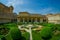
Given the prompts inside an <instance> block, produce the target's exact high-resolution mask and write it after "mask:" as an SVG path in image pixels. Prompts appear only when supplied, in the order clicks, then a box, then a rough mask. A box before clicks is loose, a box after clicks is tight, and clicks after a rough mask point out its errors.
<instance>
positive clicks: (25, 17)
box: [17, 12, 47, 23]
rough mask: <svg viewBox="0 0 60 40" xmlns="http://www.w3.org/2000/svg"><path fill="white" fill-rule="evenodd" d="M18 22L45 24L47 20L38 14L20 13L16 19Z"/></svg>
mask: <svg viewBox="0 0 60 40" xmlns="http://www.w3.org/2000/svg"><path fill="white" fill-rule="evenodd" d="M17 21H18V22H23V23H25V22H36V23H37V22H40V23H42V22H47V18H46V16H44V15H40V14H30V13H28V12H20V13H19V15H18V17H17Z"/></svg>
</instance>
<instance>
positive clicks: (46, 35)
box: [40, 27, 53, 40]
mask: <svg viewBox="0 0 60 40" xmlns="http://www.w3.org/2000/svg"><path fill="white" fill-rule="evenodd" d="M52 34H53V33H52V29H51V27H45V28H43V29H42V30H41V32H40V35H41V37H42V39H44V40H48V39H50V38H51V37H52Z"/></svg>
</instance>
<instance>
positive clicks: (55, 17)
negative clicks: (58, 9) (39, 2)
mask: <svg viewBox="0 0 60 40" xmlns="http://www.w3.org/2000/svg"><path fill="white" fill-rule="evenodd" d="M46 16H47V18H48V23H55V24H60V13H57V14H48V15H46Z"/></svg>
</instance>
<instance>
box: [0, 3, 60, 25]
mask: <svg viewBox="0 0 60 40" xmlns="http://www.w3.org/2000/svg"><path fill="white" fill-rule="evenodd" d="M13 10H14V8H13V6H10V7H8V6H6V5H4V4H2V3H0V23H8V22H16V21H17V22H23V23H25V22H31V23H43V22H47V23H55V24H60V13H59V14H58V13H57V14H47V15H41V14H31V13H28V12H20V13H19V14H18V15H17V14H16V13H13Z"/></svg>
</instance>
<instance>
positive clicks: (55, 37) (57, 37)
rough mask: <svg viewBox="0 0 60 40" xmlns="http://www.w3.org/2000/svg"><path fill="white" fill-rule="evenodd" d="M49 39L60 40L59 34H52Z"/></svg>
mask: <svg viewBox="0 0 60 40" xmlns="http://www.w3.org/2000/svg"><path fill="white" fill-rule="evenodd" d="M50 40H60V34H57V35H53V37H52V38H51V39H50Z"/></svg>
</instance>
